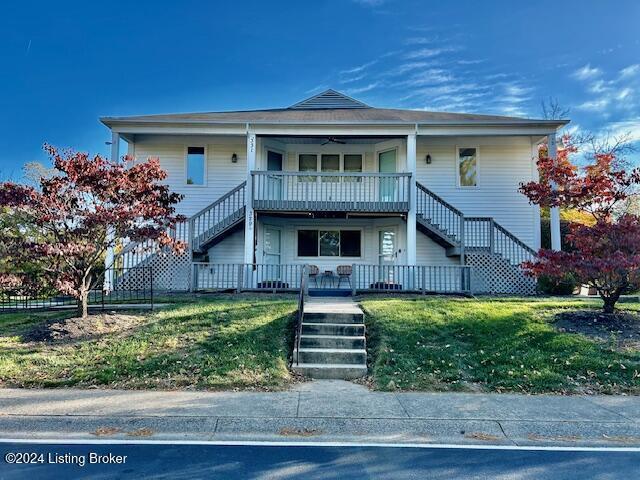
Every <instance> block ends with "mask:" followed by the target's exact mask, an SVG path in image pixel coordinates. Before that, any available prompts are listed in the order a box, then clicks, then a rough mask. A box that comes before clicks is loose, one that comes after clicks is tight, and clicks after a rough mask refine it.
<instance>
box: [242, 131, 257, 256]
mask: <svg viewBox="0 0 640 480" xmlns="http://www.w3.org/2000/svg"><path fill="white" fill-rule="evenodd" d="M248 127H249V126H248V125H247V187H246V189H245V194H244V197H245V202H246V205H245V210H244V211H245V221H244V263H253V261H254V252H255V248H254V238H255V222H254V213H253V182H252V180H253V179H252V177H251V172H252V171H253V170H255V168H256V134H255V133H252V132H250V131H249V128H248Z"/></svg>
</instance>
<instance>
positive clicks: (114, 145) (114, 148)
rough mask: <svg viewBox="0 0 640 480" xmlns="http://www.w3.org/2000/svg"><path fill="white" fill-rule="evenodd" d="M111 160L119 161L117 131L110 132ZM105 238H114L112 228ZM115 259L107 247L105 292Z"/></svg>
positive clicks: (109, 284) (111, 250)
mask: <svg viewBox="0 0 640 480" xmlns="http://www.w3.org/2000/svg"><path fill="white" fill-rule="evenodd" d="M111 161H112V162H119V161H120V134H119V133H117V132H111ZM107 239H108V241H109V242H112V241H113V239H114V233H113V230H109V231H108V232H107ZM114 261H115V252H114V248H113V247H110V248H107V253H106V254H105V256H104V268H105V272H104V280H103V283H102V289H103V291H105V292H110V291H111V290H112V289H113V262H114Z"/></svg>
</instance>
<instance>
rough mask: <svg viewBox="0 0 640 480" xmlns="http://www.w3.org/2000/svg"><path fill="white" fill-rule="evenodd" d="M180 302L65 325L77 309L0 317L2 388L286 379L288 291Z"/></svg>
mask: <svg viewBox="0 0 640 480" xmlns="http://www.w3.org/2000/svg"><path fill="white" fill-rule="evenodd" d="M162 300H163V301H171V299H162ZM176 301H177V302H178V303H175V304H173V305H171V306H170V307H168V308H166V309H162V310H158V311H156V312H153V313H145V312H126V313H121V312H119V313H118V315H113V316H109V315H103V316H90V317H92V318H93V320H92V322H89V323H88V324H87V325H82V324H80V322H77V321H76V322H72V321H71V320H68V321H65V318H67V319H68V318H69V317H71V316H73V312H67V313H60V312H55V313H28V314H8V315H0V385H1V386H5V387H20V386H28V387H56V386H79V387H88V386H105V387H110V388H163V389H171V388H185V387H189V388H198V389H221V390H222V389H236V388H240V389H253V388H256V389H272V388H276V389H277V388H283V387H285V386H286V385H287V384H289V383H290V382H291V381H292V379H291V376H290V374H289V371H288V369H287V362H288V360H287V357H288V355H289V352H290V350H291V348H290V344H291V335H292V332H293V327H292V322H293V318H294V315H293V314H294V312H295V309H296V300H295V297H294V296H290V295H289V296H287V295H278V296H275V295H212V296H202V297H198V298H195V299H193V298H188V299H187V298H180V299H176ZM52 319H56V322H55V323H54V322H53V321H52ZM85 326H86V327H87V328H86V329H85V328H84V327H85Z"/></svg>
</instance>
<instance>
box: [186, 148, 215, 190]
mask: <svg viewBox="0 0 640 480" xmlns="http://www.w3.org/2000/svg"><path fill="white" fill-rule="evenodd" d="M189 147H196V148H197V147H201V148H204V183H203V184H202V185H194V184H192V183H187V179H188V178H189V177H188V175H189V171H188V170H189V162H188V161H187V154H188V152H189ZM182 158H183V159H184V181H183V183H184V186H186V187H189V188H205V187H206V186H207V177H208V173H207V172H208V164H209V150H208V148H207V145H200V144H188V145H185V146H184V152H183V157H182Z"/></svg>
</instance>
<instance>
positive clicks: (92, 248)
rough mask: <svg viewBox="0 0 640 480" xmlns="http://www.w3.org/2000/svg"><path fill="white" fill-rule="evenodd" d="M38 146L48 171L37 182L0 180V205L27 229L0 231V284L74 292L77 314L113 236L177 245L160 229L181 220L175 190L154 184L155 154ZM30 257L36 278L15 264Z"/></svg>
mask: <svg viewBox="0 0 640 480" xmlns="http://www.w3.org/2000/svg"><path fill="white" fill-rule="evenodd" d="M44 149H45V151H46V152H47V153H48V154H49V156H50V157H51V160H52V162H53V165H54V167H55V173H54V174H53V175H50V176H47V177H42V178H41V179H40V181H39V185H38V188H34V187H32V186H29V185H21V184H17V183H13V182H6V183H2V184H0V209H2V208H4V209H5V211H7V212H8V214H9V215H12V216H13V217H14V218H16V219H19V225H18V230H19V231H23V232H29V233H28V234H27V235H16V234H15V233H16V231H15V230H14V231H13V232H9V231H7V230H4V231H3V230H0V245H1V248H2V251H3V254H4V255H6V256H8V257H9V258H10V259H11V263H12V265H13V269H12V272H6V271H5V272H4V273H3V272H0V285H5V286H7V285H9V286H11V285H14V286H15V285H20V286H21V288H22V289H23V291H27V292H28V291H30V290H36V289H38V288H39V287H41V286H42V284H43V283H44V284H47V285H51V286H54V287H55V288H57V289H58V290H59V291H61V292H62V293H65V294H67V295H71V296H73V297H75V298H76V299H77V302H78V314H79V315H80V316H82V317H86V315H87V308H88V295H89V292H90V291H91V290H92V289H93V288H95V287H96V285H97V284H98V282H99V278H98V276H97V275H96V271H97V270H99V268H100V267H101V263H102V262H103V259H104V258H105V255H106V252H107V251H108V250H109V249H111V248H114V247H115V246H116V243H117V242H118V239H122V238H128V239H130V240H132V241H142V240H147V239H150V240H154V241H156V242H158V243H159V244H160V245H162V246H167V247H170V248H173V249H175V250H177V251H180V250H182V249H184V248H185V245H184V243H183V242H179V241H176V240H174V239H173V238H171V236H170V235H169V234H168V229H170V228H172V227H175V225H176V223H178V222H180V221H182V220H183V218H182V217H180V216H178V215H176V214H175V205H176V204H177V203H178V202H179V201H180V200H181V199H182V196H181V195H178V194H176V193H172V192H170V191H169V189H168V187H167V186H166V185H162V184H161V183H160V182H161V181H162V180H164V179H165V178H166V173H165V172H164V170H162V169H161V168H160V163H159V161H158V159H149V160H147V161H146V162H140V163H135V162H134V161H133V158H130V157H124V161H123V162H116V161H109V160H107V159H105V158H103V157H101V156H100V155H96V156H94V157H90V156H89V155H88V154H86V153H80V152H74V151H71V150H65V151H59V150H58V149H57V148H55V147H53V146H51V145H45V146H44ZM34 259H35V260H37V261H38V263H39V267H40V269H41V270H40V272H41V275H39V276H38V278H34V277H33V276H31V275H29V271H28V269H26V268H25V269H24V270H21V269H20V268H19V267H20V266H23V265H29V264H31V263H33V261H34ZM16 267H18V268H16Z"/></svg>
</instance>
